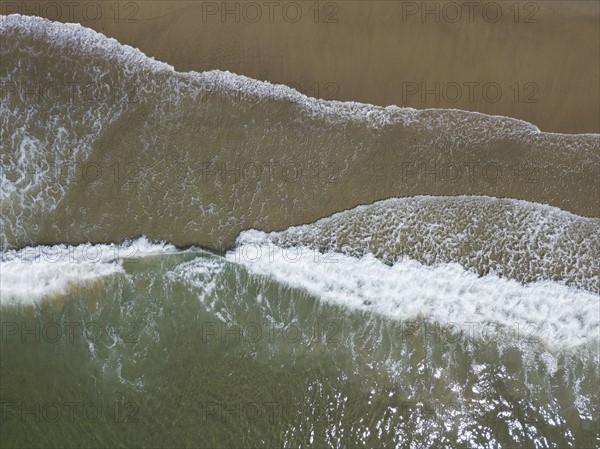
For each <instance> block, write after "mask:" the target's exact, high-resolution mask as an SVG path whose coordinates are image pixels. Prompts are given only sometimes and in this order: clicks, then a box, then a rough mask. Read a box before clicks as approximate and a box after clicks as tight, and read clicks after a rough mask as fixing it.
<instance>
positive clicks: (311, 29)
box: [2, 1, 600, 133]
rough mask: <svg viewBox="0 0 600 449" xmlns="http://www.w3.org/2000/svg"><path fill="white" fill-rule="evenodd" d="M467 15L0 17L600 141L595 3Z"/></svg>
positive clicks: (307, 7) (283, 11)
mask: <svg viewBox="0 0 600 449" xmlns="http://www.w3.org/2000/svg"><path fill="white" fill-rule="evenodd" d="M92 3H93V4H92ZM449 3H453V5H450V4H449ZM467 3H468V2H467ZM472 3H473V6H471V7H470V6H468V4H465V2H426V3H424V2H400V1H399V2H393V1H373V2H366V1H365V2H361V1H341V2H319V3H316V4H317V5H318V6H319V8H318V11H317V10H316V9H315V7H314V5H315V2H313V1H310V2H274V3H271V4H269V3H268V2H267V3H263V2H257V3H254V2H226V3H223V2H199V1H140V2H119V3H115V2H108V1H107V2H95V3H94V2H83V3H77V4H76V5H74V4H73V2H66V1H58V2H32V1H25V2H3V3H2V13H11V12H18V13H28V12H29V13H32V14H36V15H41V16H43V17H47V18H50V19H58V20H60V21H71V22H79V23H82V24H83V25H84V26H87V27H90V28H93V29H94V30H96V31H100V32H102V33H104V34H106V35H107V36H109V37H114V38H115V39H117V40H118V41H119V42H121V43H124V44H128V45H131V46H133V47H137V48H139V49H140V50H142V51H143V52H144V53H145V54H147V55H149V56H153V57H155V58H156V59H158V60H161V61H165V62H168V63H170V64H172V65H173V66H174V67H175V68H176V69H177V70H178V71H188V70H195V71H204V70H210V69H220V70H229V71H232V72H234V73H238V74H243V75H247V76H250V77H252V78H256V79H260V80H267V81H271V82H276V83H285V84H290V85H292V86H293V87H295V88H297V89H299V90H300V91H301V92H303V93H305V94H307V95H310V96H316V97H321V98H326V99H337V100H343V101H358V102H364V103H372V104H376V105H390V104H395V105H399V106H407V107H413V108H418V109H423V108H456V109H464V110H469V111H477V112H482V113H486V114H492V115H505V116H509V117H515V118H519V119H522V120H525V121H528V122H530V123H533V124H535V125H536V126H538V127H539V128H540V129H541V130H542V131H547V132H563V133H590V132H591V133H598V132H600V104H599V101H598V98H599V96H600V87H599V86H600V77H599V72H600V39H599V35H600V34H599V33H600V21H599V15H600V14H599V9H600V8H599V4H598V2H592V1H589V2H588V1H580V2H564V1H546V2H519V3H518V5H517V3H515V2H512V1H500V2H472ZM69 5H71V6H69ZM456 5H458V7H459V8H458V9H457V8H456ZM515 5H517V6H515ZM228 11H229V12H228ZM315 22H316V23H315Z"/></svg>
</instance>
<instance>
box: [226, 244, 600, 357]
mask: <svg viewBox="0 0 600 449" xmlns="http://www.w3.org/2000/svg"><path fill="white" fill-rule="evenodd" d="M226 257H227V259H228V260H230V261H231V262H235V263H241V264H242V265H244V266H245V267H246V268H247V269H248V270H249V271H250V273H252V274H255V275H264V276H268V277H270V278H272V279H274V280H275V281H277V282H281V283H284V284H287V285H289V286H292V287H297V288H301V289H304V290H306V291H308V292H309V293H311V294H313V295H316V296H317V297H318V298H320V299H321V300H324V301H326V302H329V303H333V304H338V305H342V306H345V307H348V308H350V309H355V310H362V311H369V312H374V313H378V314H381V315H384V316H386V317H390V318H393V319H398V320H411V319H416V318H425V319H429V320H432V321H433V322H435V323H440V324H442V325H444V326H451V327H454V328H456V329H460V330H464V329H465V327H468V326H472V325H475V326H479V328H480V329H479V330H480V331H481V328H482V327H484V326H488V327H486V329H487V330H489V324H492V325H499V326H502V327H504V328H506V329H513V330H514V329H517V330H518V332H520V337H523V338H529V337H532V338H537V339H539V340H541V341H542V342H543V344H546V345H547V346H548V347H549V348H552V349H558V348H572V347H576V346H580V345H583V344H586V343H589V342H591V341H598V338H599V334H598V332H599V329H600V324H599V320H600V317H599V305H600V304H599V301H600V296H599V295H595V294H593V293H590V292H587V291H584V290H579V289H576V288H573V287H568V286H565V285H563V284H560V283H557V282H553V281H543V282H536V283H531V284H526V285H523V284H521V283H519V282H517V281H514V280H510V279H503V278H499V277H498V276H496V275H493V274H490V275H487V276H483V277H479V276H477V275H476V274H474V273H471V272H468V271H466V270H465V269H464V268H462V267H461V266H460V265H458V264H454V263H447V264H438V265H436V266H425V265H422V264H420V263H418V262H416V261H413V260H402V261H400V262H397V263H395V264H393V265H392V266H390V265H386V264H384V263H383V262H381V261H380V260H378V259H376V258H375V257H374V256H372V255H370V254H367V255H365V256H363V257H361V258H357V257H351V256H347V255H344V254H340V253H333V252H330V253H320V252H317V251H315V250H314V249H311V248H308V247H296V248H287V249H286V248H283V247H279V246H276V245H273V244H271V243H264V244H263V245H257V244H242V245H240V246H238V247H237V248H235V249H234V250H231V251H230V252H229V253H227V255H226ZM469 323H471V324H469ZM486 323H487V324H486Z"/></svg>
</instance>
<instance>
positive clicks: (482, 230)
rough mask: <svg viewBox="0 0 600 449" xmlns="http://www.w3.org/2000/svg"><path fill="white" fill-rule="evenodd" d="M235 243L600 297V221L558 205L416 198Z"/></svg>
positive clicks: (250, 234) (254, 235)
mask: <svg viewBox="0 0 600 449" xmlns="http://www.w3.org/2000/svg"><path fill="white" fill-rule="evenodd" d="M237 241H238V243H240V244H242V243H246V244H248V243H260V242H266V241H268V242H272V243H273V244H275V245H280V246H285V247H292V246H307V247H311V248H314V249H320V250H327V251H337V252H340V253H343V254H346V255H349V256H355V257H358V256H362V255H364V254H367V253H370V254H373V255H374V256H376V257H377V258H378V259H381V260H382V261H383V262H385V263H387V264H391V263H394V262H397V261H398V260H400V259H402V258H404V257H406V258H409V259H414V260H417V261H419V262H422V263H424V264H426V265H435V264H436V263H444V262H457V263H459V264H460V265H461V266H462V267H464V268H465V269H468V270H470V271H473V272H475V273H478V274H487V273H490V272H491V273H495V274H497V275H499V276H501V277H507V278H510V279H516V280H518V281H521V282H532V281H543V280H554V281H562V282H565V283H566V284H568V285H572V286H575V287H578V288H583V289H586V290H589V291H591V292H593V293H600V279H599V274H600V220H598V219H597V218H586V217H579V216H577V215H574V214H572V213H569V212H566V211H563V210H561V209H558V208H556V207H553V206H549V205H545V204H538V203H531V202H528V201H522V200H514V199H504V198H503V199H500V198H493V197H485V196H452V197H447V196H445V197H444V196H438V197H435V196H415V197H410V198H390V199H388V200H384V201H378V202H375V203H373V204H367V205H361V206H357V207H355V208H354V209H350V210H347V211H343V212H339V213H336V214H333V215H332V216H329V217H325V218H322V219H320V220H318V221H316V222H315V223H311V224H306V225H301V226H292V227H290V228H288V229H286V230H284V231H280V232H270V233H268V234H267V233H262V232H257V231H247V232H244V233H243V234H241V235H240V236H239V237H238V240H237Z"/></svg>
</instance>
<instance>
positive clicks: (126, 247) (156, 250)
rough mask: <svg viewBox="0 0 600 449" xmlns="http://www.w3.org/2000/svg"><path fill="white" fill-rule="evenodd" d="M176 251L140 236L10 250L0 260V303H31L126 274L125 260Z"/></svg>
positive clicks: (166, 245) (169, 246) (171, 247)
mask: <svg viewBox="0 0 600 449" xmlns="http://www.w3.org/2000/svg"><path fill="white" fill-rule="evenodd" d="M170 251H175V247H173V246H172V245H168V244H165V243H154V242H151V241H149V240H148V239H146V238H145V237H141V238H139V239H136V240H132V241H127V242H124V243H122V244H110V245H104V244H100V245H93V244H89V243H88V244H83V245H75V246H69V245H54V246H36V247H27V248H23V249H20V250H9V251H5V252H4V253H3V254H2V258H1V259H0V304H7V303H11V302H20V303H29V304H31V303H34V302H36V301H39V300H41V299H42V298H44V297H45V296H48V295H57V294H63V293H65V292H66V291H67V290H68V287H69V285H72V284H82V283H86V282H90V281H94V280H97V279H100V278H103V277H106V276H112V275H115V274H118V273H125V270H124V268H123V262H124V261H126V260H127V259H132V258H138V257H144V256H149V255H153V254H160V253H165V252H170Z"/></svg>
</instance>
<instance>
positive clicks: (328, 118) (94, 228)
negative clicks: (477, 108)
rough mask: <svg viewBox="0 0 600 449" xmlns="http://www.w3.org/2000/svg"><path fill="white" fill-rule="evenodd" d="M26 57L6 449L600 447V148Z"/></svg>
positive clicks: (37, 34)
mask: <svg viewBox="0 0 600 449" xmlns="http://www.w3.org/2000/svg"><path fill="white" fill-rule="evenodd" d="M0 38H1V40H0V49H1V56H2V64H1V65H0V76H1V77H2V103H1V110H2V119H1V120H2V136H1V137H0V143H1V145H2V155H1V157H2V188H1V193H2V196H1V198H0V201H1V209H2V231H1V233H0V235H1V236H2V250H3V251H2V256H1V259H0V280H1V283H0V313H1V322H2V329H1V330H2V334H1V350H0V351H1V352H0V368H1V372H0V374H1V377H0V380H1V381H0V397H1V401H0V402H1V403H2V408H1V410H0V411H1V417H0V418H1V421H2V432H1V434H2V435H1V436H0V439H1V440H0V443H1V446H2V447H7V448H8V447H15V448H16V447H19V448H21V447H36V448H38V447H73V448H75V447H77V448H82V447H90V448H100V447H102V448H104V447H106V448H113V447H161V448H162V447H165V448H166V447H198V448H234V447H235V448H241V447H248V448H253V447H285V448H288V447H289V448H292V447H316V448H322V447H336V448H360V447H364V448H373V447H377V448H387V447H398V448H404V447H409V448H421V447H448V448H463V447H464V448H480V447H486V448H488V447H489V448H498V447H502V448H517V447H519V448H529V447H531V448H533V447H535V448H542V447H558V448H563V447H575V448H588V447H589V448H591V447H598V446H599V445H600V433H599V430H598V418H599V416H598V414H599V406H600V400H599V398H598V391H599V381H598V379H599V378H600V373H599V371H600V368H599V362H600V356H599V349H600V278H599V276H600V267H599V264H600V262H599V261H600V218H599V217H600V210H599V204H600V202H599V201H600V199H599V195H598V191H599V190H598V182H599V180H598V177H597V176H596V175H597V173H598V168H599V167H600V151H599V150H600V136H598V135H592V134H589V135H560V134H548V133H542V132H540V131H539V130H538V129H537V128H536V127H535V126H533V125H530V124H528V123H525V122H520V121H518V120H514V119H510V118H506V117H490V116H484V115H481V114H475V113H468V112H464V111H453V110H445V111H444V110H426V111H417V110H412V109H403V108H396V107H389V108H379V107H374V106H370V105H363V104H357V103H339V102H327V101H322V100H315V99H310V98H307V97H304V96H302V95H301V94H299V93H297V92H295V91H294V90H292V89H289V88H287V87H284V86H274V85H271V84H269V83H264V82H259V81H256V80H252V79H249V78H245V77H242V76H238V75H234V74H230V73H223V72H205V73H193V72H191V73H177V72H175V71H174V70H173V69H172V68H171V67H170V66H168V65H166V64H163V63H160V62H156V61H154V60H151V59H149V58H147V57H146V56H145V55H143V54H142V53H140V52H139V51H137V50H134V49H132V48H130V47H127V46H123V45H121V44H119V43H118V42H116V41H114V40H111V39H108V38H106V37H104V36H102V35H100V34H97V33H95V32H93V31H91V30H88V29H85V28H83V27H81V26H77V25H65V24H58V23H53V22H49V21H46V20H42V19H38V18H32V17H22V16H18V15H14V16H6V17H2V19H1V20H0ZM67 88H68V89H67Z"/></svg>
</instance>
